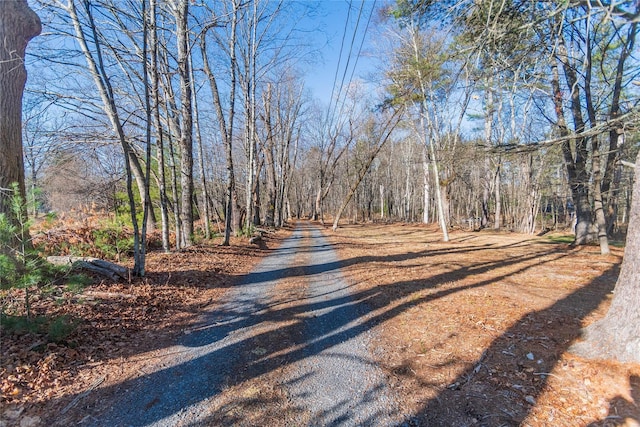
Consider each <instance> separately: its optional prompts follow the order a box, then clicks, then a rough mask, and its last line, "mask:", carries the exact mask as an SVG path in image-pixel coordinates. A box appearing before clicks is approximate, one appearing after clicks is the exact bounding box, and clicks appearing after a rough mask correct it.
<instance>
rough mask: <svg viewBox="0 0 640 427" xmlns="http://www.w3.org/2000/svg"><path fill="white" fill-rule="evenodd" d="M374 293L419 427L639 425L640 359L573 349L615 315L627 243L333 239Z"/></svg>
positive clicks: (407, 231) (379, 232) (361, 285)
mask: <svg viewBox="0 0 640 427" xmlns="http://www.w3.org/2000/svg"><path fill="white" fill-rule="evenodd" d="M332 240H333V242H334V243H335V244H336V246H337V247H338V248H339V253H340V254H341V258H342V259H343V260H344V261H343V262H344V264H345V267H344V269H343V270H344V271H345V273H346V274H347V275H348V277H349V278H350V279H351V280H352V282H353V283H354V285H355V286H356V287H357V289H358V290H361V291H362V292H368V294H369V295H371V298H370V300H369V301H370V305H371V306H372V309H373V310H375V311H376V312H377V316H378V319H379V324H378V326H377V328H378V329H379V330H380V331H381V332H382V335H381V339H380V340H379V342H378V343H377V345H378V346H380V347H383V348H384V349H385V351H384V352H383V354H384V357H383V358H381V360H380V363H381V364H382V365H383V366H386V369H387V373H388V376H389V378H390V381H391V382H392V383H393V384H394V385H395V387H396V390H397V391H398V392H399V393H400V394H401V395H402V396H403V401H404V402H405V404H406V407H407V410H409V411H411V412H412V413H413V417H414V421H415V423H416V424H417V425H428V426H431V425H442V426H446V425H456V426H463V425H464V426H467V425H468V426H471V425H480V426H512V425H523V426H567V427H568V426H613V425H625V426H638V425H640V366H639V365H633V364H618V363H614V362H606V361H589V360H584V359H581V358H579V357H576V356H574V355H572V354H570V353H569V352H568V351H567V350H568V348H569V346H570V344H571V343H572V342H574V341H575V340H576V339H579V336H580V329H581V328H582V327H584V326H586V325H588V324H590V323H591V322H593V321H595V320H597V319H599V318H600V317H601V316H603V314H604V313H605V312H606V310H607V308H608V306H609V303H610V299H611V296H612V293H611V291H612V289H613V287H614V285H615V282H616V278H617V275H618V272H619V266H620V263H621V260H622V254H623V250H622V249H618V248H616V249H614V250H613V255H610V256H601V255H600V254H599V248H598V247H596V246H587V247H581V248H571V247H569V246H568V245H566V244H557V243H553V242H552V241H551V240H550V239H549V238H548V237H533V236H527V235H519V234H515V233H494V232H492V231H483V232H476V233H474V232H464V231H456V232H454V233H452V236H451V241H450V242H448V243H444V242H441V241H440V240H439V233H438V230H437V228H434V227H426V226H419V225H367V226H356V225H354V226H347V227H345V228H342V229H340V230H338V232H337V233H336V234H333V237H332Z"/></svg>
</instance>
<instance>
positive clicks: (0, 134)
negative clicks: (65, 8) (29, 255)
mask: <svg viewBox="0 0 640 427" xmlns="http://www.w3.org/2000/svg"><path fill="white" fill-rule="evenodd" d="M41 30H42V25H41V23H40V18H38V15H36V14H35V13H34V12H33V11H32V10H31V9H30V8H29V6H28V5H27V2H26V0H3V1H0V213H3V214H5V215H7V217H8V219H9V221H10V222H12V223H15V221H16V218H15V217H14V216H13V213H12V211H11V202H10V197H11V195H10V194H9V188H10V187H11V184H13V183H17V184H18V191H19V193H20V196H21V197H22V200H26V191H25V182H24V158H23V155H22V95H23V93H24V87H25V84H26V82H27V71H26V69H25V67H24V56H25V51H26V48H27V43H29V40H31V39H32V38H34V37H35V36H37V35H38V34H40V31H41Z"/></svg>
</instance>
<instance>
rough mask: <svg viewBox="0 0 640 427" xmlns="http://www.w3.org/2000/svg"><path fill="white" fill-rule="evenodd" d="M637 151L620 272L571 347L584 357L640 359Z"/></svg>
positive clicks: (639, 168)
mask: <svg viewBox="0 0 640 427" xmlns="http://www.w3.org/2000/svg"><path fill="white" fill-rule="evenodd" d="M639 277H640V154H638V156H637V157H636V164H635V179H634V184H633V196H632V201H631V217H630V219H629V231H628V233H627V241H626V246H625V250H624V259H623V260H622V267H621V269H620V275H619V276H618V281H617V282H616V287H615V289H614V294H613V300H612V301H611V306H610V307H609V311H608V312H607V314H606V315H605V317H604V318H603V319H602V320H600V321H598V322H596V323H594V324H592V325H590V326H589V327H587V328H586V329H585V330H584V331H583V332H584V333H583V337H584V341H583V342H580V343H578V344H575V345H574V346H573V347H572V348H571V350H572V351H574V352H576V353H578V354H580V355H583V356H587V357H593V358H612V359H616V360H619V361H621V362H635V363H638V362H640V310H638V301H640V280H638V278H639Z"/></svg>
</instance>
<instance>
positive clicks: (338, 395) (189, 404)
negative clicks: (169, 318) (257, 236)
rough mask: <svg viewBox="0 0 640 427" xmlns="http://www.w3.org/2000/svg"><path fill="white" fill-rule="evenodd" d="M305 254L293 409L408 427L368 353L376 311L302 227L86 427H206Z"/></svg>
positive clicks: (319, 419)
mask: <svg viewBox="0 0 640 427" xmlns="http://www.w3.org/2000/svg"><path fill="white" fill-rule="evenodd" d="M304 230H308V231H309V233H310V237H309V238H306V237H304V236H303V231H304ZM303 245H304V246H303ZM301 251H307V252H308V254H307V255H308V256H307V257H306V258H308V259H311V260H312V263H310V264H309V265H307V266H305V267H304V270H303V271H304V274H303V276H304V280H305V281H306V283H307V284H308V290H307V294H308V295H307V299H308V300H307V301H305V303H306V304H308V307H309V311H308V313H306V315H305V324H304V328H303V330H304V331H305V332H304V334H303V336H302V337H301V338H297V339H296V341H298V343H300V341H302V343H301V344H303V348H302V349H301V350H299V351H296V352H295V353H294V355H295V358H294V361H293V362H292V365H291V366H290V369H287V370H286V372H288V374H287V376H288V377H287V378H283V379H282V384H283V385H284V386H285V387H286V390H287V391H288V393H289V397H290V399H291V400H292V404H293V405H294V406H296V407H298V408H300V409H302V410H303V411H305V412H306V413H307V414H308V413H311V415H312V417H311V420H312V421H311V425H335V426H338V425H339V426H355V425H359V426H360V425H380V426H383V425H384V426H386V425H397V424H401V422H402V417H401V416H400V415H399V411H398V405H397V402H396V400H395V399H394V398H393V395H392V393H391V391H390V390H389V389H388V387H387V386H386V384H385V381H384V376H383V374H382V372H381V370H380V369H379V367H378V366H377V365H376V362H375V361H374V360H373V359H372V358H371V356H370V353H369V350H368V345H369V342H370V340H371V332H370V330H369V328H368V327H366V326H365V325H364V324H363V323H364V320H363V319H366V317H367V316H366V313H367V307H366V306H365V304H364V303H362V302H357V301H354V300H353V298H352V297H351V295H350V290H349V287H348V286H347V284H346V282H345V280H344V279H343V277H342V275H341V273H340V270H339V265H340V263H339V260H338V258H337V255H336V253H335V251H334V250H333V249H332V248H331V246H330V245H329V244H328V243H327V241H326V239H324V237H323V236H322V234H321V232H320V231H319V229H317V228H316V227H314V226H311V225H303V226H299V227H298V228H297V229H296V230H295V231H294V233H293V234H292V236H291V237H290V238H288V239H286V240H285V241H284V242H283V243H282V245H281V246H280V248H278V249H276V250H274V251H273V254H271V255H269V256H268V257H266V258H265V259H263V260H262V261H261V262H260V263H259V264H258V266H257V267H256V268H255V269H254V270H253V271H252V272H251V273H250V274H247V275H245V276H244V277H242V278H241V279H240V280H239V282H238V283H236V285H235V286H234V287H233V289H232V290H231V291H230V292H228V293H227V297H226V299H225V301H224V302H223V303H222V304H221V305H220V306H218V307H217V309H216V310H215V311H212V312H210V313H207V314H206V315H205V316H203V321H202V322H201V323H200V324H199V325H196V326H195V327H194V328H192V329H191V330H189V331H187V333H185V335H184V336H183V339H181V340H180V342H179V343H177V344H176V345H174V346H172V347H170V348H167V349H166V351H165V352H164V355H163V356H161V357H160V358H159V359H158V361H157V362H156V363H155V364H153V366H152V367H146V368H145V372H144V375H141V376H140V377H138V378H134V379H131V380H128V381H125V382H123V383H121V384H119V385H118V386H117V389H115V390H114V391H115V393H114V394H115V395H116V396H117V397H116V398H115V399H114V400H113V401H112V402H109V404H108V405H107V407H106V409H101V410H100V409H98V408H96V409H94V411H93V414H92V415H91V416H89V417H87V418H86V419H85V422H84V423H83V425H90V426H158V427H164V426H177V425H199V424H200V423H205V422H206V421H205V419H202V418H201V417H202V416H203V414H206V413H207V408H208V407H210V406H211V405H212V402H213V400H214V399H215V398H216V395H218V394H219V393H220V392H221V391H222V390H223V389H224V388H225V387H226V386H227V385H229V384H230V382H231V384H233V381H234V378H235V377H234V375H236V374H237V371H238V369H237V364H238V363H243V361H242V357H240V356H239V355H242V354H247V352H250V351H251V348H250V345H251V341H252V337H253V336H254V335H255V333H256V330H257V329H258V328H259V327H260V326H259V325H260V324H263V322H265V320H268V316H267V315H268V309H269V303H270V301H269V295H270V294H271V292H272V290H273V289H274V287H275V285H276V283H277V282H278V280H279V279H281V278H283V277H287V275H288V274H291V273H292V271H294V270H292V268H291V267H293V266H294V260H295V258H296V254H298V253H299V252H301ZM298 273H299V270H298Z"/></svg>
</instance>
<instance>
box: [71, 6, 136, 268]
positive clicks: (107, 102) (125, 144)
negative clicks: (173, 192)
mask: <svg viewBox="0 0 640 427" xmlns="http://www.w3.org/2000/svg"><path fill="white" fill-rule="evenodd" d="M82 4H83V6H84V10H85V13H86V16H87V19H88V24H87V25H88V26H89V28H88V33H89V34H87V33H86V32H85V30H84V29H83V28H82V24H81V23H80V19H79V17H78V13H77V10H76V6H75V2H74V1H73V0H70V1H69V2H68V6H67V11H68V12H69V16H70V18H71V20H72V22H73V27H74V30H75V33H76V38H77V40H78V42H79V43H80V48H81V50H82V53H83V54H84V57H85V59H86V61H87V66H88V67H89V71H90V72H91V76H92V77H93V80H94V83H95V85H96V88H97V89H98V92H99V93H100V98H101V99H102V103H103V108H104V111H105V113H106V114H107V116H108V117H109V120H110V121H111V125H112V126H113V130H114V132H115V134H116V136H117V137H118V140H119V142H120V145H121V147H122V151H123V154H124V163H125V172H126V181H127V196H128V199H129V210H130V214H131V223H132V225H133V248H134V249H133V252H134V255H133V258H134V267H133V271H134V274H139V273H140V272H142V273H144V265H141V261H144V260H141V259H140V232H139V225H138V218H137V214H136V203H135V197H134V195H133V172H132V168H133V166H132V165H134V164H135V163H136V162H137V168H138V169H139V170H140V171H141V170H142V168H141V167H140V164H139V162H138V158H137V156H136V155H135V153H134V151H133V148H132V147H131V145H130V144H129V141H127V138H126V135H125V132H124V128H123V125H122V121H121V120H120V115H119V113H118V107H117V105H116V101H115V97H114V92H113V87H112V86H111V80H110V78H109V75H108V74H107V71H106V68H105V65H104V61H103V57H102V45H101V43H100V37H99V36H98V29H97V27H96V24H95V21H94V19H93V12H92V7H93V6H92V5H91V3H90V1H89V0H84V2H83V3H82ZM89 35H90V37H91V40H92V42H93V44H94V46H95V52H94V53H92V52H91V50H90V49H89V45H88V42H87V38H88V37H89ZM94 54H95V57H94ZM139 187H140V185H139ZM140 188H142V189H144V188H145V186H144V182H143V183H142V187H140ZM140 188H139V189H140Z"/></svg>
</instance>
